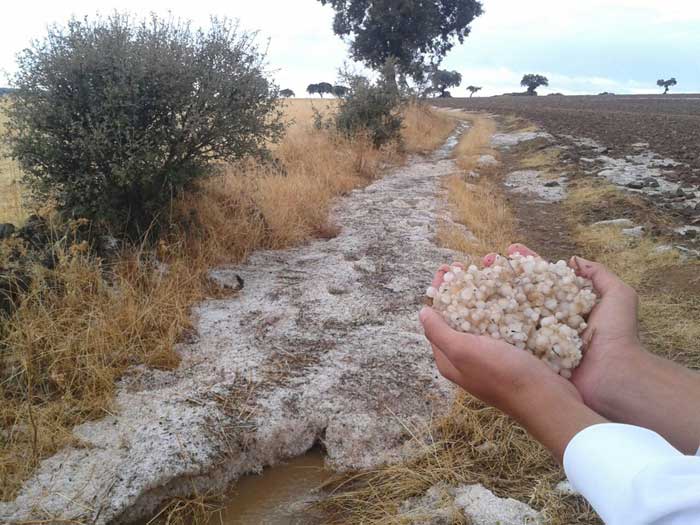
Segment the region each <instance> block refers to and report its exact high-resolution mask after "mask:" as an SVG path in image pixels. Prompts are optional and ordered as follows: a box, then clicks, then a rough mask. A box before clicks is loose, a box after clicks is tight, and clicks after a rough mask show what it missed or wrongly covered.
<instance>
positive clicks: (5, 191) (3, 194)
mask: <svg viewBox="0 0 700 525" xmlns="http://www.w3.org/2000/svg"><path fill="white" fill-rule="evenodd" d="M3 99H4V97H0V137H2V135H3V133H4V127H5V118H6V117H5V113H4V105H5V104H7V102H6V101H5V100H3ZM21 176H22V173H21V172H20V170H19V167H18V166H17V164H16V163H15V162H14V161H13V160H12V159H10V158H8V157H7V156H6V152H5V151H4V146H3V144H2V141H1V140H0V222H11V223H13V224H20V223H21V222H22V221H24V219H26V218H27V210H26V209H25V207H24V205H23V200H22V186H21V184H20V178H21Z"/></svg>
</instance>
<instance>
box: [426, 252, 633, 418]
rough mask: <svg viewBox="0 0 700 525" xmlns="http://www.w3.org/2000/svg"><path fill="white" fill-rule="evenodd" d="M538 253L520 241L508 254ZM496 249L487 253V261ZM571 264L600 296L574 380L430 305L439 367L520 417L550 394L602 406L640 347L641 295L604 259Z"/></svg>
mask: <svg viewBox="0 0 700 525" xmlns="http://www.w3.org/2000/svg"><path fill="white" fill-rule="evenodd" d="M516 253H519V254H521V255H537V254H536V253H535V252H533V251H532V250H530V249H529V248H527V247H526V246H524V245H522V244H513V245H511V246H510V247H509V248H508V251H507V255H513V254H516ZM495 259H496V254H489V255H487V256H486V257H484V261H483V262H484V266H490V265H491V264H493V263H494V261H495ZM569 266H570V267H571V268H573V269H574V271H575V272H576V274H577V275H579V276H581V277H585V278H587V279H590V280H591V281H592V282H593V286H594V288H595V291H596V293H597V294H598V297H599V301H598V303H597V305H596V306H595V308H594V309H593V311H592V312H591V314H590V316H589V318H588V327H587V329H586V331H585V332H584V333H583V335H582V339H583V341H584V355H583V359H582V361H581V364H580V365H579V366H578V367H577V368H576V369H575V370H574V371H573V375H572V377H571V380H567V379H565V378H563V377H561V376H560V375H558V374H556V373H554V372H553V371H552V370H551V369H550V368H549V367H548V366H547V365H546V364H544V363H543V362H542V361H540V360H539V359H538V358H536V357H535V356H533V355H532V354H531V353H530V352H524V351H522V350H519V349H517V348H516V347H514V346H512V345H510V344H508V343H506V342H504V341H503V340H496V339H492V338H490V337H488V336H478V335H471V334H466V333H462V332H458V331H455V330H453V329H452V328H450V327H449V326H448V324H447V323H446V322H445V320H444V319H443V318H442V316H441V315H440V314H439V313H438V312H436V311H434V310H433V309H432V308H429V307H425V308H423V309H422V310H421V312H420V316H419V317H420V321H421V323H422V325H423V328H424V330H425V335H426V337H427V338H428V340H429V341H430V343H431V345H432V348H433V354H434V356H435V362H436V364H437V367H438V370H439V371H440V373H441V374H442V375H443V376H444V377H446V378H447V379H449V380H450V381H452V382H453V383H455V384H457V385H459V386H460V387H462V388H463V389H464V390H466V391H468V392H469V393H471V394H472V395H474V396H476V397H478V398H479V399H481V400H482V401H484V402H485V403H487V404H489V405H492V406H494V407H496V408H498V409H500V410H502V411H503V412H505V413H507V414H509V415H511V416H513V417H515V418H516V419H522V418H523V417H525V416H524V414H527V413H528V411H532V410H537V407H536V406H535V405H536V404H537V400H538V399H542V398H543V397H544V396H558V397H563V398H570V399H571V401H572V402H580V403H584V404H585V405H587V406H588V407H589V408H591V409H592V410H593V411H597V409H598V406H599V405H600V402H601V400H602V398H603V397H605V396H606V395H608V394H609V393H608V392H605V390H606V389H609V388H614V387H615V385H614V384H613V383H614V381H612V380H608V379H610V378H612V377H614V372H615V371H616V370H619V368H620V367H625V366H626V363H627V362H628V360H629V359H630V358H632V357H633V356H634V354H636V353H639V352H640V351H641V345H640V343H639V338H638V326H637V325H638V323H637V295H636V293H635V291H634V290H633V289H632V288H631V287H629V286H628V285H627V284H625V283H624V282H623V281H622V280H620V279H619V278H618V277H617V276H616V275H614V274H613V273H612V272H610V271H609V270H608V269H607V268H606V267H605V266H603V265H601V264H599V263H595V262H591V261H588V260H586V259H583V258H581V257H572V258H571V260H570V261H569ZM448 271H449V266H447V265H443V266H441V267H440V268H439V269H438V271H437V274H436V275H435V278H434V280H433V283H432V285H433V286H434V287H436V288H438V287H439V286H440V284H441V283H442V281H443V277H444V275H445V273H446V272H448Z"/></svg>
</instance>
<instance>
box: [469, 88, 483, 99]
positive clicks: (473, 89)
mask: <svg viewBox="0 0 700 525" xmlns="http://www.w3.org/2000/svg"><path fill="white" fill-rule="evenodd" d="M467 91H469V98H472V97H473V96H474V94H475V93H476V92H477V91H481V87H479V86H467Z"/></svg>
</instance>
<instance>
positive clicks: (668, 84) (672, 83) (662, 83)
mask: <svg viewBox="0 0 700 525" xmlns="http://www.w3.org/2000/svg"><path fill="white" fill-rule="evenodd" d="M676 84H678V82H676V79H675V78H674V77H671V78H669V79H668V80H664V79H663V78H660V79H659V80H657V81H656V85H657V86H659V87H662V88H664V95H666V94H667V93H668V88H670V87H671V86H675V85H676Z"/></svg>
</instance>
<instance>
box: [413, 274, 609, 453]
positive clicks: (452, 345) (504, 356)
mask: <svg viewBox="0 0 700 525" xmlns="http://www.w3.org/2000/svg"><path fill="white" fill-rule="evenodd" d="M485 262H486V261H485ZM448 270H449V267H448V266H446V265H445V266H442V267H440V269H439V270H438V272H437V274H436V276H435V279H434V280H433V283H432V285H433V286H434V287H436V288H437V287H439V286H440V285H441V284H442V280H443V277H444V275H445V273H446V272H447V271H448ZM420 320H421V323H422V325H423V328H424V330H425V336H426V337H427V338H428V340H429V341H430V343H431V345H432V349H433V355H434V357H435V362H436V364H437V367H438V370H439V371H440V373H441V374H442V375H443V376H444V377H446V378H447V379H449V380H450V381H452V382H453V383H455V384H456V385H458V386H460V387H462V388H464V389H465V390H466V391H467V392H469V393H470V394H472V395H474V396H476V397H478V398H479V399H481V400H482V401H484V402H485V403H487V404H489V405H491V406H494V407H496V408H498V409H499V410H501V411H503V412H505V413H506V414H508V415H510V416H512V417H513V418H515V419H516V420H518V421H519V422H520V423H521V424H522V425H523V426H524V427H525V428H526V429H527V430H528V431H529V432H530V433H531V434H532V435H533V436H534V437H535V439H537V440H538V441H540V442H541V443H542V444H544V445H545V446H546V447H547V448H548V449H549V450H550V451H551V452H552V454H553V455H554V456H555V458H557V459H558V460H559V461H561V458H562V456H563V454H564V449H565V448H566V445H567V444H568V443H569V441H570V440H571V438H573V436H574V435H575V434H576V433H578V432H579V431H580V430H582V429H583V428H585V427H586V426H589V425H592V424H595V423H600V422H602V421H604V420H603V419H602V418H601V417H600V416H598V415H597V414H595V413H594V412H593V411H591V410H590V409H588V408H587V407H586V406H585V405H584V403H583V400H582V398H581V395H580V394H579V392H578V390H577V389H576V388H575V387H574V385H572V383H571V382H570V381H568V380H567V379H564V378H563V377H562V376H560V375H558V374H556V373H554V371H552V370H551V369H550V368H549V367H548V366H547V365H546V364H545V363H543V362H542V361H541V360H539V359H537V358H536V357H535V356H534V355H532V354H531V353H530V352H528V351H524V350H520V349H518V348H516V347H514V346H512V345H510V344H508V343H506V342H504V341H503V340H498V339H493V338H491V337H488V336H479V335H472V334H467V333H463V332H458V331H456V330H453V329H452V328H450V326H449V325H448V324H447V322H446V321H445V320H444V319H443V317H442V316H441V315H440V314H439V313H438V312H436V311H435V310H433V309H432V308H428V307H425V308H423V309H422V310H421V312H420Z"/></svg>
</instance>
